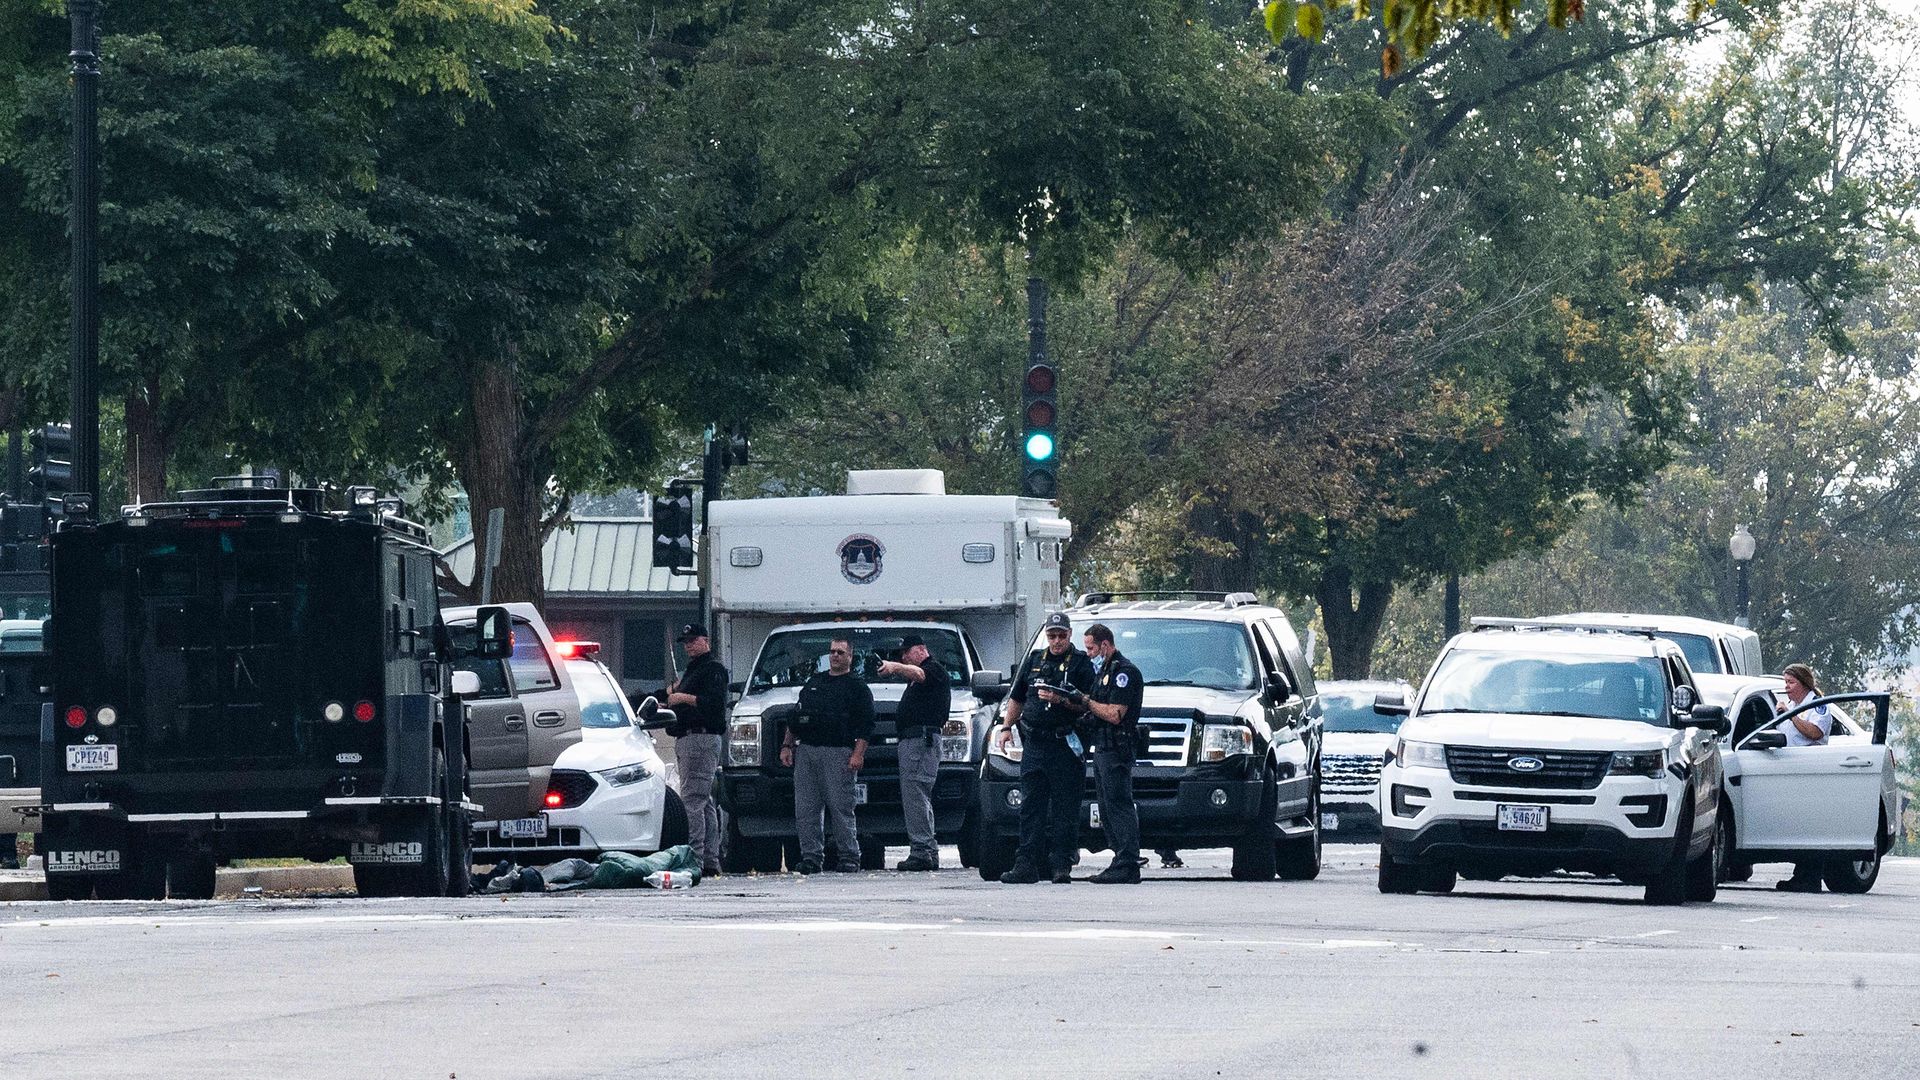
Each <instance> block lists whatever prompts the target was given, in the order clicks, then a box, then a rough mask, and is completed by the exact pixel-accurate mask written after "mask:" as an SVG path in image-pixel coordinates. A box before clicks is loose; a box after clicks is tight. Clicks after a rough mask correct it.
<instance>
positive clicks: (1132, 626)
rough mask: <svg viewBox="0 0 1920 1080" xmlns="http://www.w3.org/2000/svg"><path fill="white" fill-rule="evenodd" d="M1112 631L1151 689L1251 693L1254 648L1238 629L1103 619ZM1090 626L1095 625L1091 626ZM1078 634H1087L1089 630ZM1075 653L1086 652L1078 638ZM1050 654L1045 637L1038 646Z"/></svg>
mask: <svg viewBox="0 0 1920 1080" xmlns="http://www.w3.org/2000/svg"><path fill="white" fill-rule="evenodd" d="M1100 621H1101V622H1103V623H1105V624H1106V625H1107V628H1108V629H1110V630H1112V631H1113V644H1114V646H1115V647H1116V648H1118V649H1119V650H1120V655H1122V656H1124V657H1126V658H1127V659H1129V660H1131V661H1133V663H1134V666H1135V667H1138V668H1139V669H1140V674H1142V675H1144V676H1146V678H1147V685H1148V686H1155V685H1159V686H1205V687H1210V688H1212V689H1215V690H1252V689H1255V688H1256V687H1257V686H1258V685H1259V683H1258V682H1256V681H1255V667H1254V663H1253V645H1252V643H1251V642H1249V641H1248V640H1247V629H1246V627H1244V626H1241V625H1240V624H1239V623H1225V622H1207V621H1204V620H1201V619H1102V620H1100ZM1088 625H1091V624H1088ZM1079 629H1085V626H1082V627H1080V628H1079ZM1073 643H1074V645H1075V647H1084V646H1085V644H1086V641H1085V639H1084V637H1081V636H1076V637H1075V639H1074V642H1073ZM1034 647H1035V648H1045V647H1046V639H1045V638H1044V637H1042V638H1041V639H1040V640H1039V642H1038V643H1037V644H1036V645H1035V646H1034Z"/></svg>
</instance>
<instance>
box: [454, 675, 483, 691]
mask: <svg viewBox="0 0 1920 1080" xmlns="http://www.w3.org/2000/svg"><path fill="white" fill-rule="evenodd" d="M452 688H453V696H454V697H472V696H473V695H475V694H478V693H479V692H480V673H479V672H477V671H456V672H454V673H453V679H452Z"/></svg>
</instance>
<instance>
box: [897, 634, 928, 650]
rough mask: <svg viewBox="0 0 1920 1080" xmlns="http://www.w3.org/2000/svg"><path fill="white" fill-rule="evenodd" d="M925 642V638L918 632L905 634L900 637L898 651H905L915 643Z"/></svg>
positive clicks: (923, 643)
mask: <svg viewBox="0 0 1920 1080" xmlns="http://www.w3.org/2000/svg"><path fill="white" fill-rule="evenodd" d="M926 643H927V639H926V638H923V637H921V636H920V635H919V634H907V635H905V636H903V637H901V639H900V651H901V652H906V651H907V650H908V649H911V648H913V647H914V646H915V645H925V644H926Z"/></svg>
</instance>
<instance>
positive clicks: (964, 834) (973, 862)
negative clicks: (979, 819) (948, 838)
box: [958, 807, 980, 870]
mask: <svg viewBox="0 0 1920 1080" xmlns="http://www.w3.org/2000/svg"><path fill="white" fill-rule="evenodd" d="M978 832H979V827H978V826H976V825H975V824H974V823H973V809H972V808H971V807H969V808H968V809H967V819H966V820H965V821H963V822H961V824H960V843H959V845H958V847H959V848H960V868H961V869H963V870H971V869H973V868H974V867H976V866H979V865H980V839H979V836H978V835H977V834H978Z"/></svg>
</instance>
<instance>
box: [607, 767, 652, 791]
mask: <svg viewBox="0 0 1920 1080" xmlns="http://www.w3.org/2000/svg"><path fill="white" fill-rule="evenodd" d="M652 775H653V770H652V769H649V768H647V766H646V763H645V762H641V761H636V762H634V763H633V764H631V765H622V766H620V767H619V768H617V769H608V770H606V771H605V772H602V773H601V774H600V778H601V779H603V780H605V781H606V782H607V783H609V784H611V785H613V786H614V787H626V786H627V785H628V784H637V783H639V782H640V781H642V780H645V779H647V778H648V777H650V776H652Z"/></svg>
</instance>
